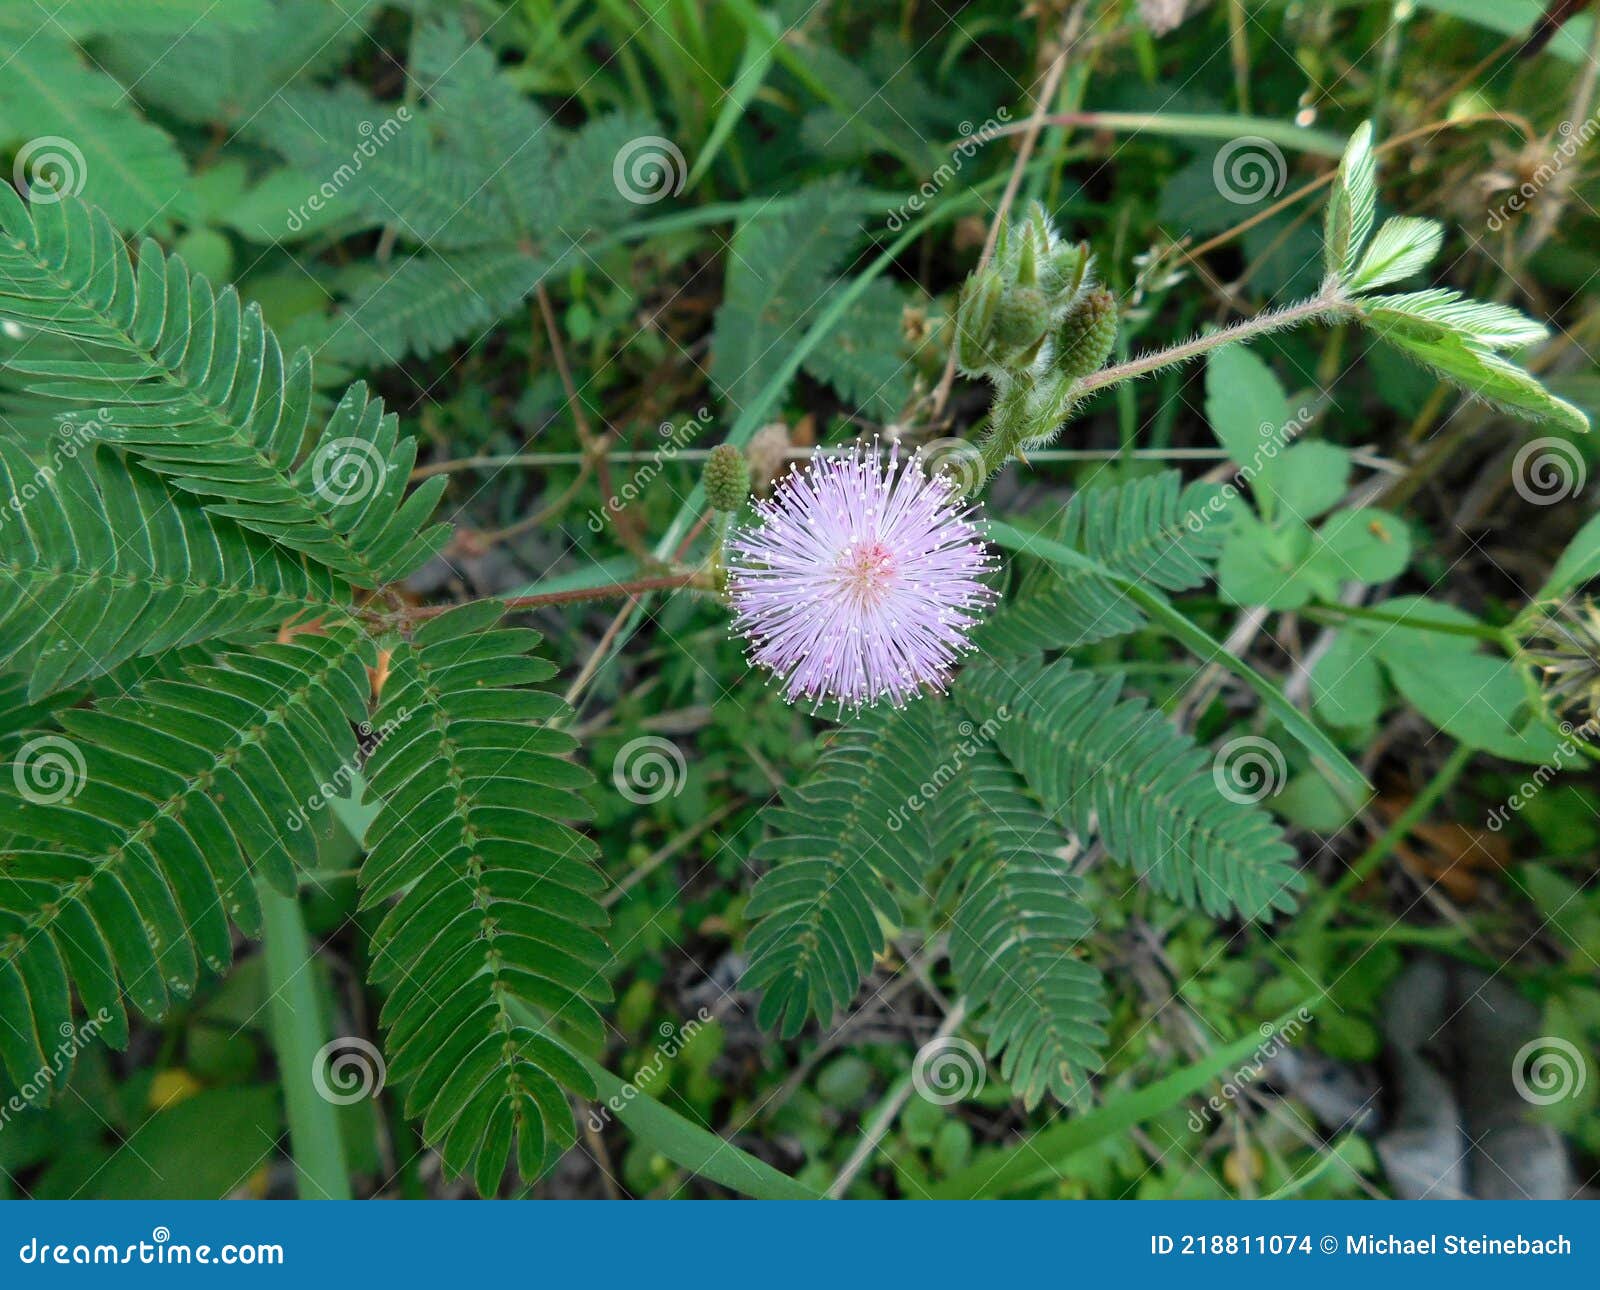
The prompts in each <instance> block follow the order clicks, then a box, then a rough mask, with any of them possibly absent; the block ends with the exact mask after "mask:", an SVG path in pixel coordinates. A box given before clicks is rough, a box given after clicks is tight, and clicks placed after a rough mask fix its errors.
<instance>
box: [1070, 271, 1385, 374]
mask: <svg viewBox="0 0 1600 1290" xmlns="http://www.w3.org/2000/svg"><path fill="white" fill-rule="evenodd" d="M1354 309H1355V307H1354V306H1353V305H1352V304H1351V303H1350V301H1348V300H1346V299H1345V298H1344V296H1343V295H1342V294H1340V292H1339V290H1338V288H1337V287H1332V288H1324V289H1323V290H1322V291H1321V292H1319V293H1318V294H1317V295H1315V296H1312V297H1311V298H1310V299H1308V300H1302V301H1300V302H1299V303H1298V304H1293V305H1285V306H1284V307H1283V308H1282V309H1272V310H1268V311H1267V312H1266V313H1261V314H1257V315H1256V316H1255V317H1254V318H1245V319H1243V320H1241V321H1239V322H1236V323H1232V324H1230V325H1229V326H1227V327H1222V328H1219V329H1218V330H1216V331H1213V332H1207V333H1205V334H1204V335H1203V336H1194V337H1191V338H1190V339H1188V340H1186V341H1184V342H1183V343H1182V344H1180V345H1174V346H1172V348H1170V349H1158V350H1155V351H1153V352H1152V353H1148V354H1140V355H1139V356H1138V357H1137V358H1130V359H1129V360H1128V361H1127V362H1126V363H1115V364H1113V365H1112V366H1110V367H1102V368H1101V369H1100V370H1099V371H1098V372H1094V373H1091V374H1090V375H1089V376H1086V377H1084V378H1083V380H1082V381H1080V382H1079V383H1078V387H1077V393H1079V394H1080V395H1082V394H1092V393H1093V392H1094V391H1095V390H1101V389H1104V388H1106V387H1107V386H1109V385H1119V384H1121V383H1122V382H1123V381H1129V380H1133V379H1134V378H1135V377H1140V376H1148V375H1149V374H1150V373H1151V372H1159V371H1161V370H1162V368H1166V367H1176V366H1178V365H1179V364H1180V363H1187V362H1189V361H1190V360H1191V359H1196V358H1199V357H1200V356H1201V355H1203V354H1207V353H1209V352H1210V351H1212V350H1214V349H1218V348H1220V347H1221V346H1223V345H1229V344H1232V343H1233V342H1234V341H1236V340H1249V339H1251V338H1253V337H1256V336H1265V335H1267V334H1268V333H1270V332H1275V331H1283V330H1285V329H1286V328H1289V327H1297V326H1299V325H1300V324H1301V323H1306V322H1327V321H1331V320H1333V319H1336V318H1342V317H1345V316H1347V315H1349V314H1351V313H1353V312H1354Z"/></svg>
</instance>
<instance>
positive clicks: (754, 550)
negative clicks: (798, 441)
mask: <svg viewBox="0 0 1600 1290" xmlns="http://www.w3.org/2000/svg"><path fill="white" fill-rule="evenodd" d="M898 455H899V454H898V450H897V449H891V451H890V453H889V455H888V461H887V463H885V462H884V460H883V457H882V454H881V453H879V452H878V451H877V449H876V446H874V448H872V449H870V450H863V449H862V448H861V447H860V446H859V445H858V446H857V447H855V448H852V449H851V450H850V451H849V452H847V453H843V454H836V455H824V454H821V453H819V454H818V455H816V456H815V457H813V458H812V460H811V461H810V463H809V464H808V465H807V466H805V467H804V468H803V469H801V470H797V471H794V472H792V473H790V474H788V475H786V476H785V477H784V478H783V479H782V480H781V481H780V482H779V484H778V486H777V489H776V490H775V491H774V493H773V496H772V498H771V500H770V501H765V502H757V503H756V506H755V511H756V520H755V522H754V523H753V524H750V525H746V526H742V527H739V528H736V529H734V530H733V531H732V532H731V533H730V534H729V535H728V539H727V542H726V546H725V551H726V562H727V567H728V593H729V596H730V598H731V599H732V601H733V607H734V610H735V613H736V616H735V618H734V623H733V627H734V631H736V632H738V633H739V634H740V635H742V636H744V638H745V639H746V641H748V642H749V646H750V651H749V658H750V661H751V663H753V664H757V665H759V666H761V667H764V668H767V669H769V670H770V671H771V672H772V673H773V674H774V675H775V676H776V677H777V678H778V679H779V680H780V681H781V682H782V683H783V685H784V689H785V694H786V697H787V698H788V699H789V700H790V701H794V700H796V699H801V698H806V699H812V700H818V701H821V700H835V701H837V702H838V704H839V705H840V707H841V708H843V707H851V708H854V709H856V710H858V711H859V710H860V709H861V708H862V707H864V706H869V705H871V704H874V703H876V702H877V701H878V700H879V699H882V698H887V699H888V700H889V701H890V702H891V703H893V704H894V705H895V706H896V707H901V706H903V705H904V704H905V703H906V702H907V701H908V700H910V699H912V698H914V697H916V695H917V693H918V692H919V691H920V690H921V689H922V688H923V687H925V686H931V687H933V688H935V689H940V690H942V689H943V688H944V686H945V682H946V680H947V678H948V675H949V672H950V668H951V666H952V665H953V664H954V663H955V661H956V659H957V657H958V656H959V655H960V654H962V653H964V652H966V651H967V650H970V649H971V648H972V646H971V644H970V642H969V641H968V639H967V638H968V634H969V633H970V632H971V630H972V629H973V628H974V627H975V626H977V624H978V622H979V621H980V615H981V612H982V611H983V610H984V609H986V608H987V607H988V606H989V605H990V604H991V603H992V602H993V600H994V592H993V591H991V590H990V589H989V588H988V587H986V586H985V585H984V584H983V583H982V582H981V581H980V580H979V579H980V578H981V577H982V576H983V575H984V574H985V573H987V572H988V571H989V570H990V569H992V568H993V567H994V558H993V557H992V556H991V555H990V554H989V552H988V549H987V548H986V547H985V546H984V543H983V536H982V533H981V531H980V529H979V526H978V524H977V523H976V522H975V521H974V519H973V513H972V511H971V510H970V509H969V508H967V507H966V506H965V504H964V503H963V501H962V496H961V489H960V487H959V486H958V485H957V484H956V482H955V481H954V480H953V479H952V478H951V477H950V476H949V475H948V474H943V473H938V474H934V475H932V476H930V475H928V474H927V473H926V472H925V471H924V470H923V467H922V463H921V462H920V461H919V460H917V459H916V458H912V459H911V460H910V461H908V462H907V463H906V464H905V465H904V466H903V467H898ZM897 467H898V468H897Z"/></svg>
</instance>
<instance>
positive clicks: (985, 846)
mask: <svg viewBox="0 0 1600 1290" xmlns="http://www.w3.org/2000/svg"><path fill="white" fill-rule="evenodd" d="M968 729H969V730H970V729H971V727H970V726H969V727H968ZM963 739H964V749H965V750H964V755H963V759H962V764H961V767H960V770H959V772H958V773H956V774H953V775H952V776H950V778H949V782H948V783H947V785H946V786H945V787H944V788H943V790H942V792H941V798H942V799H943V802H942V805H941V813H942V815H943V816H944V818H945V819H947V820H949V821H950V827H949V832H950V834H951V835H952V836H953V839H954V841H955V843H956V845H957V848H958V855H957V858H956V862H955V863H954V865H952V867H951V869H950V872H949V873H948V875H947V876H946V879H945V887H946V890H947V891H948V892H952V893H955V895H956V903H955V911H954V915H953V917H952V919H951V928H950V965H951V968H952V970H953V971H954V973H955V976H956V980H957V982H958V983H959V984H960V987H961V993H962V995H963V997H964V998H966V1000H967V1001H968V1003H969V1005H970V1006H971V1007H972V1008H973V1010H974V1017H975V1020H976V1024H977V1025H978V1027H979V1028H980V1029H982V1030H983V1031H985V1032H986V1033H987V1035H988V1040H989V1044H988V1046H989V1056H990V1057H991V1058H999V1060H1000V1073H1001V1075H1002V1077H1003V1078H1004V1079H1005V1081H1006V1083H1007V1084H1009V1085H1010V1086H1011V1088H1012V1090H1013V1091H1014V1092H1015V1093H1016V1095H1017V1096H1018V1097H1020V1098H1021V1099H1022V1101H1023V1102H1024V1104H1026V1105H1027V1106H1029V1107H1033V1106H1036V1105H1037V1104H1038V1103H1039V1101H1040V1099H1042V1098H1043V1097H1044V1096H1045V1094H1047V1093H1048V1094H1050V1095H1052V1096H1054V1097H1055V1098H1056V1099H1057V1100H1059V1101H1061V1102H1063V1103H1067V1104H1072V1105H1082V1104H1083V1102H1084V1100H1085V1099H1086V1097H1087V1094H1088V1091H1089V1073H1090V1072H1091V1071H1093V1070H1095V1069H1097V1068H1098V1066H1099V1051H1100V1049H1101V1047H1102V1046H1103V1045H1104V1043H1105V1031H1104V1029H1103V1025H1104V1022H1105V1020H1106V1018H1107V1016H1108V1013H1107V1010H1106V1006H1105V1002H1104V999H1103V995H1104V990H1103V988H1102V984H1101V979H1100V973H1099V972H1098V971H1097V970H1096V969H1095V968H1094V967H1093V966H1091V965H1090V964H1088V963H1086V962H1084V960H1083V958H1082V957H1080V956H1081V955H1082V953H1083V942H1084V940H1085V938H1087V936H1088V935H1089V932H1090V930H1091V928H1092V927H1093V925H1094V918H1093V916H1092V915H1091V913H1090V912H1089V907H1088V905H1087V904H1086V903H1085V899H1084V890H1083V880H1082V879H1081V878H1079V877H1077V876H1076V875H1075V874H1073V873H1071V872H1070V870H1069V869H1068V867H1067V863H1066V862H1065V861H1064V860H1062V859H1061V858H1060V857H1059V855H1058V854H1057V852H1059V851H1060V850H1061V848H1062V845H1063V843H1064V842H1065V839H1064V838H1063V836H1062V833H1061V826H1060V825H1059V824H1057V823H1055V822H1054V821H1052V820H1051V819H1050V817H1049V816H1048V815H1046V813H1045V812H1044V810H1043V808H1042V807H1041V806H1040V804H1039V801H1038V799H1037V798H1036V797H1035V796H1034V795H1033V793H1031V792H1030V791H1029V789H1028V787H1027V785H1026V784H1024V783H1023V782H1022V780H1021V779H1020V778H1019V776H1018V775H1017V773H1016V772H1015V771H1014V770H1012V769H1011V767H1010V766H1009V765H1007V764H1006V761H1005V759H1004V758H1003V757H1002V756H1001V755H1000V753H999V751H998V750H997V749H996V748H995V747H994V745H993V744H991V743H990V742H989V741H988V739H987V737H986V736H985V735H984V734H983V733H975V734H971V735H967V736H963Z"/></svg>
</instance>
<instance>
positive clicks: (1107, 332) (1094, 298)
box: [1055, 287, 1117, 381]
mask: <svg viewBox="0 0 1600 1290" xmlns="http://www.w3.org/2000/svg"><path fill="white" fill-rule="evenodd" d="M1116 340H1117V301H1116V297H1114V296H1113V295H1112V294H1111V293H1110V292H1109V291H1107V290H1105V289H1104V288H1103V287H1097V288H1095V289H1094V290H1093V291H1088V292H1085V293H1084V296H1083V299H1082V300H1080V301H1078V303H1077V304H1076V305H1074V306H1073V309H1072V312H1071V313H1069V314H1068V315H1067V316H1066V318H1065V319H1064V320H1063V321H1062V323H1061V327H1060V330H1058V331H1057V332H1056V360H1055V363H1056V371H1058V372H1060V373H1061V375H1062V376H1065V377H1067V378H1068V379H1070V380H1074V381H1076V380H1078V379H1079V378H1081V377H1085V376H1088V375H1089V373H1091V372H1096V371H1099V369H1100V367H1101V366H1102V365H1103V364H1104V363H1105V361H1106V359H1107V358H1108V357H1109V356H1110V354H1111V347H1112V345H1114V344H1115V343H1116Z"/></svg>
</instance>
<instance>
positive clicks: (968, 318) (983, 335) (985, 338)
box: [956, 269, 1005, 372]
mask: <svg viewBox="0 0 1600 1290" xmlns="http://www.w3.org/2000/svg"><path fill="white" fill-rule="evenodd" d="M1004 290H1005V284H1004V283H1003V282H1002V281H1001V280H1000V275H999V274H998V273H996V272H995V271H994V270H992V269H989V270H986V271H985V272H983V273H979V274H974V275H973V276H972V277H970V278H968V279H967V281H966V284H965V285H964V286H963V287H962V289H961V302H960V304H959V305H958V306H957V308H956V334H957V337H958V339H959V342H960V343H959V348H958V350H957V354H956V357H957V358H958V359H959V360H960V362H961V366H962V367H963V368H965V369H966V370H967V371H969V372H981V371H982V370H983V369H984V368H986V367H989V366H991V365H992V363H993V358H992V356H991V355H990V353H989V337H990V332H991V331H992V329H993V327H994V318H995V312H996V310H997V309H998V308H999V306H1000V297H1001V294H1002V292H1003V291H1004Z"/></svg>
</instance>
